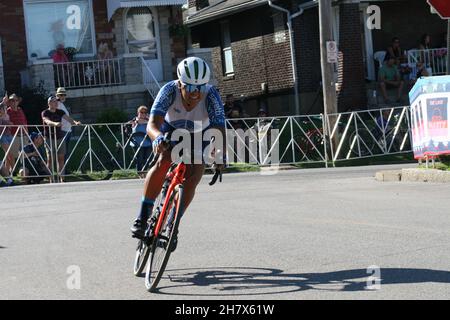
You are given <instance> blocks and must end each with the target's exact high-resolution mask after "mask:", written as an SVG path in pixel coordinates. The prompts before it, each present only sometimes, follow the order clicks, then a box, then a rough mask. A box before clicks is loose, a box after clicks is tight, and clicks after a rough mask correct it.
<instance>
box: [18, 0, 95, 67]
mask: <svg viewBox="0 0 450 320" xmlns="http://www.w3.org/2000/svg"><path fill="white" fill-rule="evenodd" d="M22 1H23V13H24V20H25V34H26V41H27V56H28V59H29V60H32V59H31V54H32V52H31V51H30V45H29V43H28V39H30V32H29V26H28V22H27V20H28V19H27V17H28V12H27V4H36V3H55V2H63V1H64V2H70V0H53V1H52V0H22ZM87 1H88V6H89V15H90V23H91V39H92V51H93V52H92V53H82V54H76V55H75V57H76V58H90V57H94V56H96V55H97V38H96V33H95V19H94V7H93V4H92V0H87Z"/></svg>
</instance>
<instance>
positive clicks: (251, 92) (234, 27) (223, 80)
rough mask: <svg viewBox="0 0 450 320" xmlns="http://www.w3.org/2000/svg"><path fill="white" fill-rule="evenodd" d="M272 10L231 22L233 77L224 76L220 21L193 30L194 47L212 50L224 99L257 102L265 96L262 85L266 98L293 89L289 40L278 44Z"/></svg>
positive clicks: (244, 14) (245, 14)
mask: <svg viewBox="0 0 450 320" xmlns="http://www.w3.org/2000/svg"><path fill="white" fill-rule="evenodd" d="M272 14H273V11H272V9H270V8H269V7H259V8H256V9H252V10H248V11H245V12H242V13H239V14H235V15H233V16H230V17H228V18H224V19H228V20H229V25H230V36H231V48H232V52H233V64H234V75H233V76H231V77H229V76H225V75H224V70H223V61H222V51H221V43H220V39H221V31H220V21H214V22H210V23H205V24H202V25H200V26H195V27H193V28H192V41H193V44H194V45H195V44H199V46H200V47H201V48H212V50H213V58H212V60H213V69H214V70H213V72H214V74H215V75H216V79H217V82H218V88H219V90H220V93H221V95H222V96H223V97H225V96H226V95H227V94H234V95H235V96H236V97H239V96H241V95H244V96H245V97H246V98H254V97H259V96H262V95H264V93H263V92H262V89H261V84H263V83H266V84H267V89H268V91H267V94H278V93H281V92H286V91H289V89H291V88H292V85H293V81H292V68H291V64H290V49H289V38H288V35H287V31H286V40H285V41H284V42H282V43H275V40H274V31H273V22H272V19H271V15H272Z"/></svg>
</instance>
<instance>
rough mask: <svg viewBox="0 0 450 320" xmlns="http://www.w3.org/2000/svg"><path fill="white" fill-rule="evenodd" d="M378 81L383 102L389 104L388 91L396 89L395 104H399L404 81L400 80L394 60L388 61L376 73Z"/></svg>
mask: <svg viewBox="0 0 450 320" xmlns="http://www.w3.org/2000/svg"><path fill="white" fill-rule="evenodd" d="M378 81H379V84H380V89H381V93H382V94H383V98H384V101H385V102H386V103H390V102H391V101H390V100H389V98H388V95H387V90H388V89H397V102H401V98H402V94H403V87H404V81H403V80H401V77H400V73H399V72H398V69H397V66H396V65H395V58H391V59H389V60H388V61H387V62H386V63H385V64H384V65H383V66H382V67H381V69H380V71H379V73H378Z"/></svg>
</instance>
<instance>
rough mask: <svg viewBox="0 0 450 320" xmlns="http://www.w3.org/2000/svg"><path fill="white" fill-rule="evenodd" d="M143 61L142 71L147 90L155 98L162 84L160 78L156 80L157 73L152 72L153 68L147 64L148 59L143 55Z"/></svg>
mask: <svg viewBox="0 0 450 320" xmlns="http://www.w3.org/2000/svg"><path fill="white" fill-rule="evenodd" d="M141 62H142V72H143V78H144V86H145V88H146V89H147V91H148V92H149V93H150V95H151V96H152V98H153V99H155V98H156V96H157V95H158V92H159V89H161V85H160V84H159V82H158V80H156V77H155V75H154V74H153V72H152V69H151V68H150V66H149V65H148V64H147V61H145V59H144V58H143V57H141Z"/></svg>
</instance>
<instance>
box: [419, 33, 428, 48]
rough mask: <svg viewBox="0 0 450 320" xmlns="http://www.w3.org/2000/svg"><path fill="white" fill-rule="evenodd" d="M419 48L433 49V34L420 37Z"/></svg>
mask: <svg viewBox="0 0 450 320" xmlns="http://www.w3.org/2000/svg"><path fill="white" fill-rule="evenodd" d="M419 49H420V50H428V49H431V36H430V35H429V34H424V35H422V38H420V44H419Z"/></svg>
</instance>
